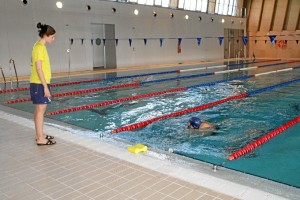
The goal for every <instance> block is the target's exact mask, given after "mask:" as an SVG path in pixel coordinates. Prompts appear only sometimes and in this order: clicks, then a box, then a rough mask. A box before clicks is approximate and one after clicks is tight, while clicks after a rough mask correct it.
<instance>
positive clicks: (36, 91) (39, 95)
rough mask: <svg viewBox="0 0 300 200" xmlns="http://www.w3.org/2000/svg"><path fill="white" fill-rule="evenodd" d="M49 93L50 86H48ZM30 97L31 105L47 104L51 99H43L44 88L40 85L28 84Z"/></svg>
mask: <svg viewBox="0 0 300 200" xmlns="http://www.w3.org/2000/svg"><path fill="white" fill-rule="evenodd" d="M48 88H49V91H50V84H48ZM30 96H31V101H32V103H33V104H49V103H50V102H51V99H50V98H48V97H44V96H45V93H44V86H43V85H42V84H37V83H30Z"/></svg>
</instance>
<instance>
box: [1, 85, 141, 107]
mask: <svg viewBox="0 0 300 200" xmlns="http://www.w3.org/2000/svg"><path fill="white" fill-rule="evenodd" d="M137 86H140V82H135V83H126V84H119V85H112V86H107V87H99V88H92V89H87V90H77V91H71V92H64V93H58V94H52V97H65V96H72V95H82V94H86V93H91V92H99V91H105V90H112V89H117V88H125V87H137ZM27 101H31V98H23V99H13V100H9V101H6V102H4V104H13V103H23V102H27Z"/></svg>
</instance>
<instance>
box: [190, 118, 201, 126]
mask: <svg viewBox="0 0 300 200" xmlns="http://www.w3.org/2000/svg"><path fill="white" fill-rule="evenodd" d="M200 125H201V120H200V118H198V117H191V118H190V120H189V128H190V127H191V128H194V129H199V128H200Z"/></svg>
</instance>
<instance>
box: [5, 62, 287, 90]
mask: <svg viewBox="0 0 300 200" xmlns="http://www.w3.org/2000/svg"><path fill="white" fill-rule="evenodd" d="M280 60H281V59H274V60H264V61H259V62H245V63H238V64H231V65H228V66H237V65H244V64H254V63H262V62H275V61H280ZM214 67H215V66H210V67H204V68H205V69H213V68H214ZM171 73H178V70H171V71H164V72H154V73H146V74H136V75H130V76H121V77H114V78H106V79H91V80H82V81H73V82H63V83H54V84H51V87H62V86H68V85H77V84H81V83H92V82H100V81H104V80H106V81H113V80H118V79H126V78H136V77H143V76H151V75H162V74H171ZM28 90H29V87H23V88H13V89H7V90H0V94H4V93H9V92H21V91H28Z"/></svg>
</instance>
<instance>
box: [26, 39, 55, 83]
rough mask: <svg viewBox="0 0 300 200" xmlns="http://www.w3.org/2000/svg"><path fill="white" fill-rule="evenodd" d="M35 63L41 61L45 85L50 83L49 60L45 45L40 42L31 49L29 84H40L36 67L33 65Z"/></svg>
mask: <svg viewBox="0 0 300 200" xmlns="http://www.w3.org/2000/svg"><path fill="white" fill-rule="evenodd" d="M36 61H42V70H43V73H44V77H45V80H46V83H47V84H50V81H51V66H50V60H49V56H48V52H47V49H46V46H45V44H43V43H42V42H40V41H38V42H36V43H35V44H34V46H33V49H32V57H31V75H30V83H37V84H41V83H42V82H41V80H40V78H39V75H38V73H37V70H36V65H35V62H36Z"/></svg>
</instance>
